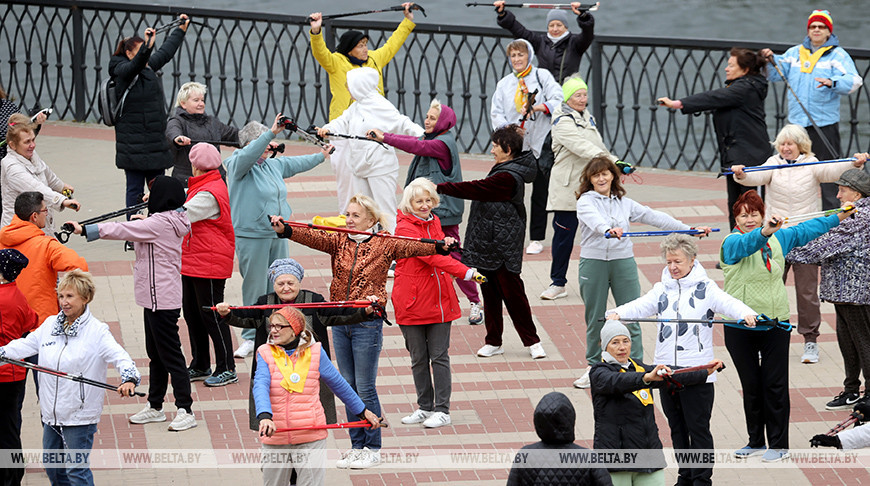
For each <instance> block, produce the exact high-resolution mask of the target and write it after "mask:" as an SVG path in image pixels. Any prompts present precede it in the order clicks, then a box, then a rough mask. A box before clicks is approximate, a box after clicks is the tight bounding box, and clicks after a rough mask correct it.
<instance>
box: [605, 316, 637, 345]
mask: <svg viewBox="0 0 870 486" xmlns="http://www.w3.org/2000/svg"><path fill="white" fill-rule="evenodd" d="M616 336H627V337H628V339H631V334H629V333H628V328H627V327H625V325H624V324H622V323H621V322H619V321H617V320H615V319H614V320H608V321H607V322H605V323H604V327H602V328H601V347H602V348H604V349H606V348H607V345H608V344H610V341H612V340H613V338H615V337H616Z"/></svg>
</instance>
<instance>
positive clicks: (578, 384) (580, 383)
mask: <svg viewBox="0 0 870 486" xmlns="http://www.w3.org/2000/svg"><path fill="white" fill-rule="evenodd" d="M591 370H592V367H591V366H589V367H587V368H586V372H585V373H583V376H581V377H580V378H577V379H576V380H574V388H589V387H590V386H592V383H590V382H589V371H591Z"/></svg>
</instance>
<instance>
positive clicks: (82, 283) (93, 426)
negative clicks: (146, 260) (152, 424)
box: [0, 269, 140, 484]
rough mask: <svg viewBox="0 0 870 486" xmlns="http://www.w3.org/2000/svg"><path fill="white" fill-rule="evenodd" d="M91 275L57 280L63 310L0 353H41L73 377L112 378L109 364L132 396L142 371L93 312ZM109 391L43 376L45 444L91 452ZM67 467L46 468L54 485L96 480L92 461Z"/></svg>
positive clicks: (69, 275)
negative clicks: (89, 464) (108, 371)
mask: <svg viewBox="0 0 870 486" xmlns="http://www.w3.org/2000/svg"><path fill="white" fill-rule="evenodd" d="M94 291H95V287H94V280H93V278H92V277H91V274H90V273H87V272H83V271H81V270H78V269H76V270H72V271H70V272H67V273H66V275H64V276H63V278H62V279H61V281H60V283H58V284H57V295H58V299H59V301H60V307H61V312H60V313H58V314H57V316H52V317H49V318H48V319H46V320H45V322H44V323H43V324H42V325H41V326H39V327H38V328H37V329H36V330H35V331H33V332H32V333H30V334H28V335H27V336H26V337H23V338H21V339H16V340H14V341H11V342H10V343H9V344H7V345H6V346H3V347H0V356H5V357H7V358H12V359H18V360H20V359H23V358H27V357H30V356H34V355H37V354H38V355H39V362H40V363H41V364H45V365H46V366H50V367H52V368H54V369H57V370H60V371H63V372H65V373H69V374H72V375H81V376H83V377H85V378H89V379H91V380H96V381H100V382H105V381H106V368H107V364H110V363H111V364H113V365H115V367H116V368H117V369H118V372H119V373H120V375H121V381H122V384H121V385H120V386H119V387H118V393H119V394H120V395H121V396H132V395H133V392H134V390H135V388H136V385H138V384H139V380H140V375H139V370H137V369H136V364H135V363H134V362H133V359H132V358H130V355H129V354H127V351H124V348H122V347H121V345H120V344H118V343H117V341H115V338H114V337H113V336H112V333H111V332H110V331H109V326H107V325H106V324H105V323H103V322H100V321H99V320H98V319H97V318H96V317H94V316H92V315H91V311H90V308H89V307H88V303H89V302H90V301H91V300H92V299H93V298H94ZM104 398H105V392H104V391H103V390H102V389H101V388H96V387H92V386H88V385H85V384H84V383H78V382H74V381H68V380H62V379H60V378H58V377H55V376H50V375H43V376H40V378H39V407H40V412H41V414H42V423H43V432H42V447H43V449H45V451H46V452H54V453H59V452H64V451H65V450H71V451H75V450H90V449H91V448H92V447H93V445H94V434H95V433H96V432H97V423H99V421H100V415H101V414H102V413H103V399H104ZM71 457H72V458H73V461H72V462H68V463H67V464H66V467H47V468H46V469H45V472H46V474H48V479H49V480H50V481H51V484H93V482H94V478H93V475H92V474H91V471H90V469H89V468H88V465H87V459H85V460H84V461H83V462H78V461H75V459H76V458H77V457H78V455H76V454H73V455H72V456H71Z"/></svg>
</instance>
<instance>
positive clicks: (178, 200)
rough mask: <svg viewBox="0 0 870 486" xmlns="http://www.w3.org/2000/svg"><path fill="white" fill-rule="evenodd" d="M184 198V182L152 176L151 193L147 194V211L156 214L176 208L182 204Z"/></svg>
mask: <svg viewBox="0 0 870 486" xmlns="http://www.w3.org/2000/svg"><path fill="white" fill-rule="evenodd" d="M185 198H186V196H185V194H184V184H182V183H181V181H180V180H178V179H176V178H174V177H169V176H165V175H159V176H157V177H155V178H154V183H153V184H151V194H150V195H149V196H148V213H149V214H156V213H162V212H163V211H171V210H173V209H178V208H180V207H181V206H182V205H184V200H185Z"/></svg>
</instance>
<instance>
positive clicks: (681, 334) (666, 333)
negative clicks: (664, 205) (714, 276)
mask: <svg viewBox="0 0 870 486" xmlns="http://www.w3.org/2000/svg"><path fill="white" fill-rule="evenodd" d="M614 312H615V313H617V314H619V319H620V320H623V321H630V320H632V319H640V318H644V317H648V316H655V317H656V318H660V319H713V317H714V316H715V315H716V314H724V315H726V316H728V317H729V318H733V319H742V318H743V317H745V316H747V315H750V314H752V315H755V314H756V312H755V311H753V310H752V309H750V308H749V306H747V305H746V304H744V303H743V302H740V301H739V300H737V299H735V298H734V297H732V296H730V295H728V294H727V293H725V291H724V290H722V289H720V288H719V286H718V285H716V282H714V281H713V280H711V279H710V278H709V277H707V272H705V271H704V267H702V266H701V263H700V262H698V260H695V264H694V266H693V267H692V270H691V271H690V272H689V274H688V275H686V276H685V277H683V278H681V279H679V280H677V279H675V278H673V277H672V276H671V274H670V272H668V269H667V267H665V269H664V270H662V281H661V282H659V283H657V284H655V285H654V286H653V288H652V290H650V291H649V292H647V293H646V294H645V295H643V296H641V297H640V298H637V299H635V300H633V301H631V302H629V303H627V304H624V305H621V306H619V307H617V308H616V309H611V310H609V311H607V314H605V315H610V314H612V313H614ZM759 332H761V331H759ZM713 359H714V358H713V324H688V323H673V324H672V323H659V324H658V332H657V333H656V353H655V359H654V360H653V363H655V364H664V365H668V366H680V367H687V366H698V365H703V364H707V363H709V362H710V361H712V360H713ZM714 381H716V373H713V374H711V375H710V376H708V377H707V383H712V382H714Z"/></svg>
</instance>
